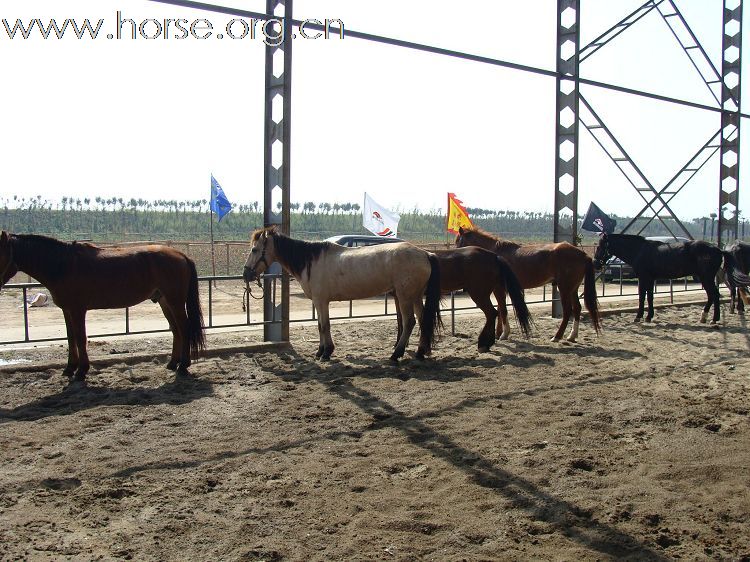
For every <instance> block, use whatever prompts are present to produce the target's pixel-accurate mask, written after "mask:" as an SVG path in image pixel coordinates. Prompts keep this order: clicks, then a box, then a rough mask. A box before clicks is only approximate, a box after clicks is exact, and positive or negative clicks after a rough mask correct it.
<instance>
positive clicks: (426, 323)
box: [421, 253, 443, 351]
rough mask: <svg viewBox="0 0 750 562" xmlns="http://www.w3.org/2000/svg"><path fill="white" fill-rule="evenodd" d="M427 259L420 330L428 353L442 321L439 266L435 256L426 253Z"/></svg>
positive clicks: (441, 326)
mask: <svg viewBox="0 0 750 562" xmlns="http://www.w3.org/2000/svg"><path fill="white" fill-rule="evenodd" d="M427 259H428V260H429V261H430V278H429V279H428V280H427V289H426V290H425V294H426V297H427V298H426V299H425V303H424V309H423V310H422V327H421V329H422V335H423V337H424V338H425V340H426V341H427V344H428V346H429V347H428V349H427V350H426V351H429V350H430V349H432V344H433V343H434V342H435V341H436V340H437V337H438V335H439V334H440V332H441V330H442V329H443V319H442V318H440V300H441V293H440V265H439V263H438V259H437V256H436V255H435V254H431V253H428V254H427Z"/></svg>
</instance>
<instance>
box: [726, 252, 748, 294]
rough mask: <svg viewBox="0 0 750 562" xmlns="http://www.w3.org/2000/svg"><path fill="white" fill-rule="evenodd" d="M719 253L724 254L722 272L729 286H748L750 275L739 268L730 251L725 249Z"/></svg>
mask: <svg viewBox="0 0 750 562" xmlns="http://www.w3.org/2000/svg"><path fill="white" fill-rule="evenodd" d="M721 253H722V255H723V256H724V273H725V274H726V280H727V281H728V282H729V284H730V286H735V287H750V276H748V275H747V274H746V273H744V272H743V271H742V269H740V266H739V265H738V264H737V260H736V259H735V258H734V256H733V255H732V253H731V252H727V251H726V250H722V251H721Z"/></svg>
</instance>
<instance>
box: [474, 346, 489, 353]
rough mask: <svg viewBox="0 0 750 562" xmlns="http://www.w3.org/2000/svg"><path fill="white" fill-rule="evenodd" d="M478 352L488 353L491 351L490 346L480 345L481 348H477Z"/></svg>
mask: <svg viewBox="0 0 750 562" xmlns="http://www.w3.org/2000/svg"><path fill="white" fill-rule="evenodd" d="M477 351H478V352H479V353H488V352H489V351H490V348H489V346H487V345H480V346H479V347H478V348H477Z"/></svg>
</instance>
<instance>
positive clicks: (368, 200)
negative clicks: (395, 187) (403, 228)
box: [362, 193, 401, 237]
mask: <svg viewBox="0 0 750 562" xmlns="http://www.w3.org/2000/svg"><path fill="white" fill-rule="evenodd" d="M400 218H401V217H400V216H399V214H398V213H394V212H392V211H389V210H388V209H386V208H385V207H383V206H381V205H379V204H378V203H377V202H376V201H375V200H374V199H373V198H372V197H370V196H369V195H367V193H365V204H364V206H363V207H362V226H364V227H365V228H366V229H367V230H369V231H370V232H372V233H373V234H376V235H378V236H383V237H392V236H396V233H397V231H398V221H399V219H400Z"/></svg>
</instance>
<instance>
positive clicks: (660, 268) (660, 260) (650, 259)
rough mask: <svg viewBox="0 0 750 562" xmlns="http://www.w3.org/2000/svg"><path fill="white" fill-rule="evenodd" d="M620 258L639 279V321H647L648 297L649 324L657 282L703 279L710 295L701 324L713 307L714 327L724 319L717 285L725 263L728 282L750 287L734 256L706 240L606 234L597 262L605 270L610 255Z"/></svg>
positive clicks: (597, 255) (599, 247) (749, 282)
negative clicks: (721, 316)
mask: <svg viewBox="0 0 750 562" xmlns="http://www.w3.org/2000/svg"><path fill="white" fill-rule="evenodd" d="M613 255H614V256H617V257H618V258H620V259H621V260H623V261H624V262H626V263H628V264H630V265H631V266H632V267H633V270H634V271H635V275H636V277H638V314H637V315H636V317H635V321H636V322H639V321H640V320H641V319H642V318H643V301H644V298H645V297H646V296H647V295H648V314H647V315H646V322H651V319H652V318H653V317H654V282H655V281H656V280H657V279H679V278H681V277H689V276H693V277H696V278H698V279H699V280H700V282H701V284H702V285H703V289H704V290H705V291H706V295H708V302H707V303H706V306H705V307H704V308H703V314H702V315H701V322H704V323H705V322H706V319H707V317H708V311H709V310H710V308H711V305H712V304H713V306H714V316H713V320H712V321H711V324H714V325H715V324H717V323H718V321H719V318H720V312H719V298H720V297H719V289H718V287H717V286H716V281H715V279H716V273H717V272H718V271H719V268H721V266H722V260H723V262H724V273H725V275H726V279H727V282H728V283H729V284H730V285H732V286H744V287H746V286H748V285H750V277H748V276H747V275H745V274H743V273H742V271H740V269H739V268H738V266H737V263H736V262H735V259H734V257H733V256H732V254H730V253H729V252H722V251H721V250H720V249H719V248H717V247H716V246H714V245H713V244H709V243H708V242H703V241H690V242H670V243H665V242H657V241H656V240H646V239H645V238H644V237H643V236H634V235H631V234H605V235H603V236H602V238H601V240H600V241H599V246H597V248H596V253H595V254H594V262H595V264H596V266H597V267H598V268H601V267H602V266H603V265H604V263H605V262H606V261H607V260H608V259H609V258H610V256H613Z"/></svg>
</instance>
